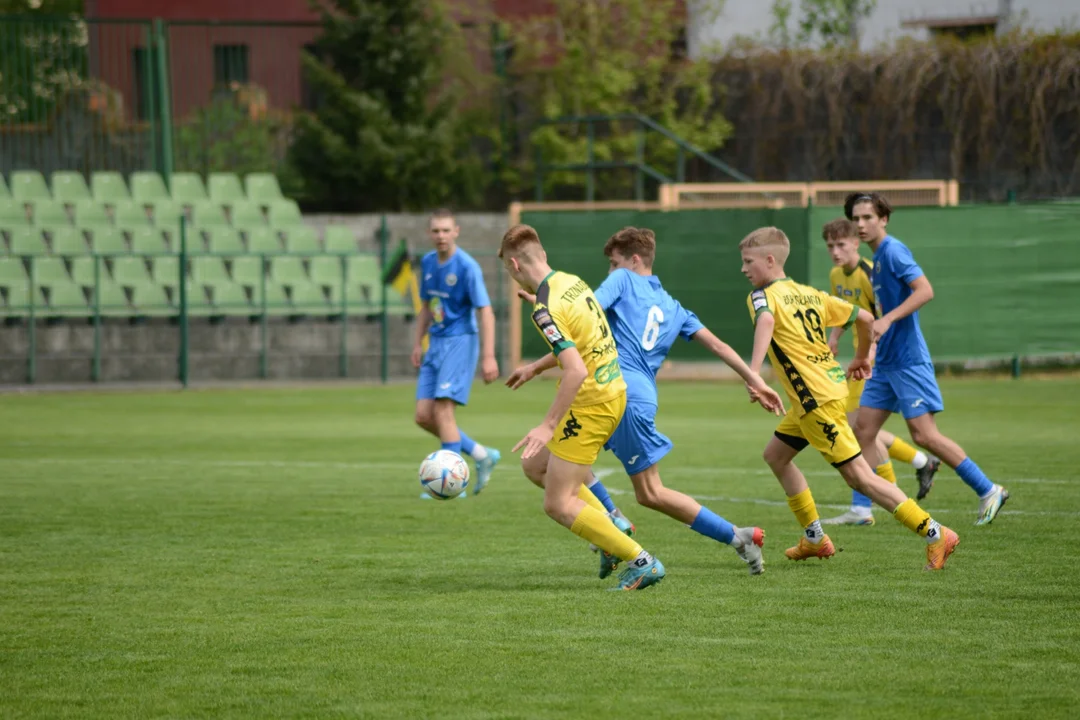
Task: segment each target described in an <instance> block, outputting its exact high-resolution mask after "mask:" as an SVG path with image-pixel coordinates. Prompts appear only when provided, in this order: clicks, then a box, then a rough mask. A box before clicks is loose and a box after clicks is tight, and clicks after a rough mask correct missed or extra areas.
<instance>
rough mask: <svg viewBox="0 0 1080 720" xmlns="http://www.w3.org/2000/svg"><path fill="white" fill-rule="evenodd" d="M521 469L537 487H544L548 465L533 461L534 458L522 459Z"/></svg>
mask: <svg viewBox="0 0 1080 720" xmlns="http://www.w3.org/2000/svg"><path fill="white" fill-rule="evenodd" d="M521 471H522V472H523V473H525V477H527V478H529V482H531V483H532V484H533V485H536V486H537V487H540V488H542V487H544V476H545V475H547V467H546V466H543V465H540V464H538V463H536V462H533V459H532V458H529V459H525V458H522V460H521Z"/></svg>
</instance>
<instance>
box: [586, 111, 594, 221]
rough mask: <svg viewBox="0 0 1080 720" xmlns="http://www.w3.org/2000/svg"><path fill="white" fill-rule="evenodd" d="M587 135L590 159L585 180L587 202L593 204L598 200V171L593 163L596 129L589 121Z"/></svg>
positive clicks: (587, 149)
mask: <svg viewBox="0 0 1080 720" xmlns="http://www.w3.org/2000/svg"><path fill="white" fill-rule="evenodd" d="M585 127H586V135H585V148H586V151H587V152H588V157H589V170H588V175H587V176H586V180H585V200H586V201H588V202H592V201H593V200H595V199H596V197H595V196H596V169H595V168H594V167H593V162H594V161H595V160H596V157H595V155H594V154H593V141H594V139H595V132H596V131H595V128H594V126H593V122H592V120H589V121H588V122H587V123H586V124H585Z"/></svg>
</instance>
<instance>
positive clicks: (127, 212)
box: [75, 200, 150, 227]
mask: <svg viewBox="0 0 1080 720" xmlns="http://www.w3.org/2000/svg"><path fill="white" fill-rule="evenodd" d="M75 222H76V223H78V222H79V215H78V213H76V214H75ZM113 222H115V223H116V224H117V225H124V226H127V227H131V226H135V225H149V224H150V216H149V215H147V214H146V208H145V207H143V206H142V205H140V204H139V203H137V202H135V201H134V200H121V201H118V202H117V203H116V207H115V208H114V209H113Z"/></svg>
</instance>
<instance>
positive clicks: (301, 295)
mask: <svg viewBox="0 0 1080 720" xmlns="http://www.w3.org/2000/svg"><path fill="white" fill-rule="evenodd" d="M289 299H290V300H291V301H292V306H293V308H294V309H295V310H296V311H297V312H298V313H302V314H305V315H330V314H331V313H332V312H333V309H332V308H331V306H330V301H329V299H328V298H327V295H326V292H325V291H324V290H323V289H322V288H321V287H320V286H318V285H316V284H315V283H313V282H311V281H310V280H307V281H305V282H300V283H296V282H294V283H293V284H292V285H290V286H289Z"/></svg>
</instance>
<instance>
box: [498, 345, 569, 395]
mask: <svg viewBox="0 0 1080 720" xmlns="http://www.w3.org/2000/svg"><path fill="white" fill-rule="evenodd" d="M558 364H559V359H558V358H557V357H555V353H548V354H547V355H545V356H544V357H542V358H540V359H539V360H535V361H533V362H531V363H529V364H528V365H522V366H521V367H519V368H518V369H517V370H515V371H514V372H513V373H512V374H511V375H510V377H508V378H507V379H506V387H508V388H510V389H511V390H517V389H518V388H519V387H521V386H522V385H524V384H525V383H527V382H529V381H530V380H532V379H533V378H534V377H536V376H537V375H539V374H541V373H542V372H544V371H545V370H550V369H551V368H553V367H555V366H556V365H558Z"/></svg>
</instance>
